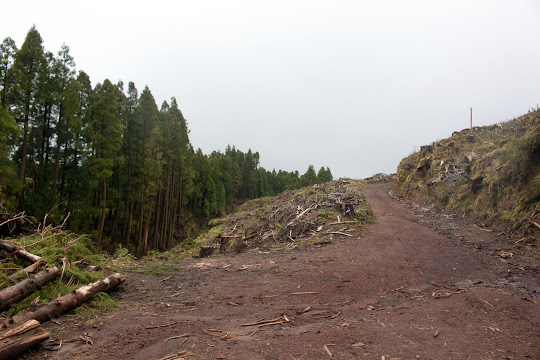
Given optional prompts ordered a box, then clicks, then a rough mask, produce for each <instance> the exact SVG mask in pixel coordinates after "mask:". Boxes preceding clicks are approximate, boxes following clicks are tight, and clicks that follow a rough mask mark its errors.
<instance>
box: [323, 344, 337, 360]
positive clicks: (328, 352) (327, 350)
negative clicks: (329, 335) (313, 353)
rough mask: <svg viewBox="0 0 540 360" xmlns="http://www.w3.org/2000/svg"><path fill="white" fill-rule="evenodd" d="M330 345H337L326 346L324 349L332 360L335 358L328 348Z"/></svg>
mask: <svg viewBox="0 0 540 360" xmlns="http://www.w3.org/2000/svg"><path fill="white" fill-rule="evenodd" d="M330 345H335V344H326V345H324V346H323V349H324V351H325V352H326V354H327V355H328V357H329V358H330V359H332V358H333V357H334V355H332V352H331V351H330V349H329V348H328V346H330Z"/></svg>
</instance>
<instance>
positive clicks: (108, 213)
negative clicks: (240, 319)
mask: <svg viewBox="0 0 540 360" xmlns="http://www.w3.org/2000/svg"><path fill="white" fill-rule="evenodd" d="M188 134H189V131H188V128H187V123H186V120H185V119H184V117H183V115H182V112H181V111H180V109H179V108H178V103H177V101H176V99H175V98H172V99H171V101H170V103H168V102H163V104H162V105H161V109H158V107H157V105H156V102H155V100H154V97H153V96H152V93H151V92H150V90H149V89H148V87H146V88H145V89H144V90H143V91H142V92H141V93H140V94H139V92H138V91H137V88H136V87H135V85H134V84H133V83H132V82H130V83H129V84H128V86H127V89H125V86H124V84H123V83H122V82H121V81H120V82H118V83H117V84H114V83H112V82H111V81H109V80H105V81H103V83H98V84H97V85H95V86H94V87H92V85H91V81H90V78H89V76H88V75H87V74H86V73H85V72H84V71H79V72H78V73H77V72H76V70H75V62H74V59H73V57H72V56H71V55H70V53H69V48H68V47H67V46H66V45H62V47H61V49H60V51H59V52H58V53H57V54H56V55H54V54H52V53H50V52H48V51H45V49H44V48H43V45H42V38H41V36H40V34H39V32H38V31H37V30H36V28H35V26H34V27H32V28H31V29H30V31H29V32H28V34H27V36H26V38H25V41H24V43H23V44H22V46H21V48H20V49H18V48H17V46H16V44H15V42H14V41H13V40H12V39H11V38H9V37H8V38H6V39H4V41H3V42H2V44H1V45H0V205H2V207H4V208H5V210H7V211H15V210H17V211H26V212H27V213H28V214H32V215H34V216H35V217H36V218H44V217H45V216H48V218H49V219H51V220H52V221H55V222H60V221H63V220H64V219H65V218H66V217H68V219H67V222H66V223H67V225H68V226H69V228H70V229H72V230H73V231H77V232H89V233H92V234H93V237H94V239H95V240H96V242H97V243H98V244H100V245H101V246H103V247H114V246H116V244H119V243H121V244H122V245H124V246H127V247H128V248H130V249H131V250H132V251H133V252H135V253H136V254H138V255H141V254H144V253H146V251H147V250H149V249H167V248H170V247H171V246H173V245H175V244H177V243H179V242H180V241H182V240H183V239H185V238H186V237H188V236H192V235H194V233H195V232H196V231H197V230H198V229H199V228H200V227H203V226H204V225H205V224H206V223H207V221H208V220H209V219H210V218H212V217H216V216H220V215H223V214H224V213H225V210H226V209H227V208H228V206H233V205H235V204H238V203H239V202H242V201H245V200H248V199H253V198H256V197H261V196H271V195H275V194H277V193H280V192H282V191H284V190H286V189H296V188H299V187H301V186H307V185H312V184H316V183H321V182H326V181H330V180H332V174H331V172H330V170H329V169H328V168H326V169H325V168H321V169H320V170H319V172H318V173H316V172H315V169H314V168H313V166H310V167H309V168H308V170H307V171H306V173H305V174H303V175H301V176H300V174H299V173H298V172H297V171H296V172H286V171H279V172H276V171H275V170H274V171H272V172H270V171H267V170H265V169H264V168H262V167H260V166H259V154H258V153H257V152H252V151H251V150H248V152H247V153H244V152H242V151H240V150H238V149H236V148H235V147H232V148H231V147H227V149H226V150H225V152H224V153H222V152H219V151H215V152H213V153H212V154H210V155H205V154H203V153H202V152H201V150H200V149H199V150H196V151H195V150H194V149H193V148H192V146H191V144H190V141H189V136H188ZM68 215H69V216H68Z"/></svg>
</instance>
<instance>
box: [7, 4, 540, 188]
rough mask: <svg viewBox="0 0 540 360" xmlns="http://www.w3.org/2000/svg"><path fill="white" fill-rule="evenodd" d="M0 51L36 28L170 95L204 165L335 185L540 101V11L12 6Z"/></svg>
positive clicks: (52, 44) (80, 64)
mask: <svg viewBox="0 0 540 360" xmlns="http://www.w3.org/2000/svg"><path fill="white" fill-rule="evenodd" d="M2 13H3V15H2V20H1V21H0V40H2V39H3V38H5V37H7V36H10V37H12V38H13V39H14V40H15V41H16V43H17V46H19V47H20V46H21V45H22V43H23V41H24V37H25V36H26V33H27V32H28V30H29V29H30V27H31V26H32V24H35V25H36V27H37V30H38V31H39V32H40V34H41V36H42V38H43V39H44V46H45V48H46V49H47V50H49V51H52V52H54V53H56V52H57V51H58V50H59V49H60V46H61V44H62V43H63V42H65V43H66V44H67V45H68V46H69V47H70V50H71V54H72V55H73V56H74V57H75V61H76V63H77V70H84V71H85V72H87V73H88V75H89V76H90V78H91V80H92V84H93V85H95V84H96V83H98V82H102V81H103V80H104V79H106V78H108V79H110V80H111V81H113V82H117V81H118V80H123V81H124V83H125V84H126V85H127V83H128V82H129V81H133V82H134V83H135V84H136V86H137V88H138V89H139V91H142V90H143V89H144V87H145V85H148V87H149V88H150V90H151V91H152V93H153V94H154V97H155V98H156V102H157V103H158V107H160V106H161V103H162V102H163V101H164V100H167V101H169V100H170V98H171V97H172V96H175V97H176V98H177V99H178V102H179V105H180V108H181V110H182V111H183V113H184V116H185V117H186V119H187V120H188V124H189V128H190V130H191V134H190V137H191V142H192V144H193V146H194V147H195V148H199V147H200V148H201V149H202V150H203V151H204V152H205V153H210V152H212V151H213V150H222V151H223V150H224V148H225V147H226V146H227V144H231V145H235V146H236V147H237V148H239V149H241V150H243V151H247V149H248V148H251V149H252V150H255V151H259V153H260V155H261V165H262V166H263V167H265V168H266V169H268V170H271V169H273V168H275V169H276V170H277V169H284V170H288V171H291V170H299V171H300V172H301V173H303V172H305V170H306V169H307V167H308V165H309V164H313V165H314V166H315V167H316V169H317V170H318V169H319V168H320V167H321V166H329V167H330V169H331V170H332V172H333V174H334V177H335V178H337V177H353V178H362V177H367V176H370V175H372V174H375V173H378V172H385V173H391V172H395V170H396V167H397V165H398V163H399V161H400V160H401V159H402V158H403V157H405V156H407V155H408V154H410V153H411V152H412V151H413V150H415V149H416V148H418V147H419V146H420V145H425V144H428V143H431V142H432V141H434V140H438V139H441V138H445V137H448V136H450V135H451V134H452V132H453V131H456V130H461V129H463V128H465V127H468V124H469V108H471V107H472V108H473V121H474V123H475V124H476V125H487V124H493V123H497V122H500V121H505V120H508V119H512V118H514V117H516V116H518V115H521V114H524V113H526V112H527V111H528V109H529V107H530V106H534V107H536V104H537V103H538V102H540V1H538V0H505V1H499V0H489V1H484V0H478V1H477V0H451V1H439V0H425V1H422V0H407V1H404V0H387V1H385V0H377V1H376V0H369V1H366V0H356V1H353V0H350V1H344V0H333V1H329V0H327V1H318V0H300V1H295V0H287V1H281V0H272V1H257V0H228V1H223V0H221V1H220V0H216V1H209V0H196V1H195V0H189V1H183V0H181V1H164V0H152V1H116V0H108V1H101V0H94V1H91V2H90V1H85V2H80V1H55V0H49V1H42V0H39V1H35V0H34V1H29V0H25V1H8V2H6V3H4V4H2Z"/></svg>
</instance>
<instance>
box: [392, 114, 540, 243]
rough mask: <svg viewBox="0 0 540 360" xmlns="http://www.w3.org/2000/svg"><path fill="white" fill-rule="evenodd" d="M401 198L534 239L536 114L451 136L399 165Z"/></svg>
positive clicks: (538, 159)
mask: <svg viewBox="0 0 540 360" xmlns="http://www.w3.org/2000/svg"><path fill="white" fill-rule="evenodd" d="M397 188H398V190H399V191H400V192H401V193H402V194H403V195H404V196H405V197H407V198H409V199H415V200H421V201H428V202H432V203H435V204H437V205H439V206H445V207H449V208H459V209H461V210H462V211H466V212H469V213H472V214H475V215H476V216H478V217H480V218H482V221H483V222H484V223H486V224H487V225H496V224H504V225H505V226H506V227H510V228H513V229H516V230H518V231H519V232H521V233H522V234H523V235H529V236H530V239H527V240H526V241H535V240H538V239H539V238H540V225H539V224H540V112H539V111H535V112H532V113H529V114H527V115H524V116H522V117H520V118H517V119H514V120H511V121H508V122H504V123H501V124H497V125H492V126H484V127H476V128H474V129H472V130H469V129H466V130H463V131H460V132H455V133H454V134H453V135H452V136H451V137H450V138H448V139H444V140H440V141H437V142H434V143H433V144H431V145H428V146H423V147H422V148H421V150H420V151H419V152H416V153H413V154H411V155H410V156H408V157H407V158H405V159H403V161H402V162H401V163H400V165H399V168H398V174H397Z"/></svg>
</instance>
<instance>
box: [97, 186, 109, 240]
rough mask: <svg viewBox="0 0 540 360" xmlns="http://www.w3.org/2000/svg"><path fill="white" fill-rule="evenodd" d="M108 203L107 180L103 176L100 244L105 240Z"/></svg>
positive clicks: (99, 227)
mask: <svg viewBox="0 0 540 360" xmlns="http://www.w3.org/2000/svg"><path fill="white" fill-rule="evenodd" d="M106 203H107V180H106V178H105V176H103V191H102V194H101V215H100V217H99V224H98V238H97V241H98V244H101V241H102V239H103V227H104V225H105V207H106Z"/></svg>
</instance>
